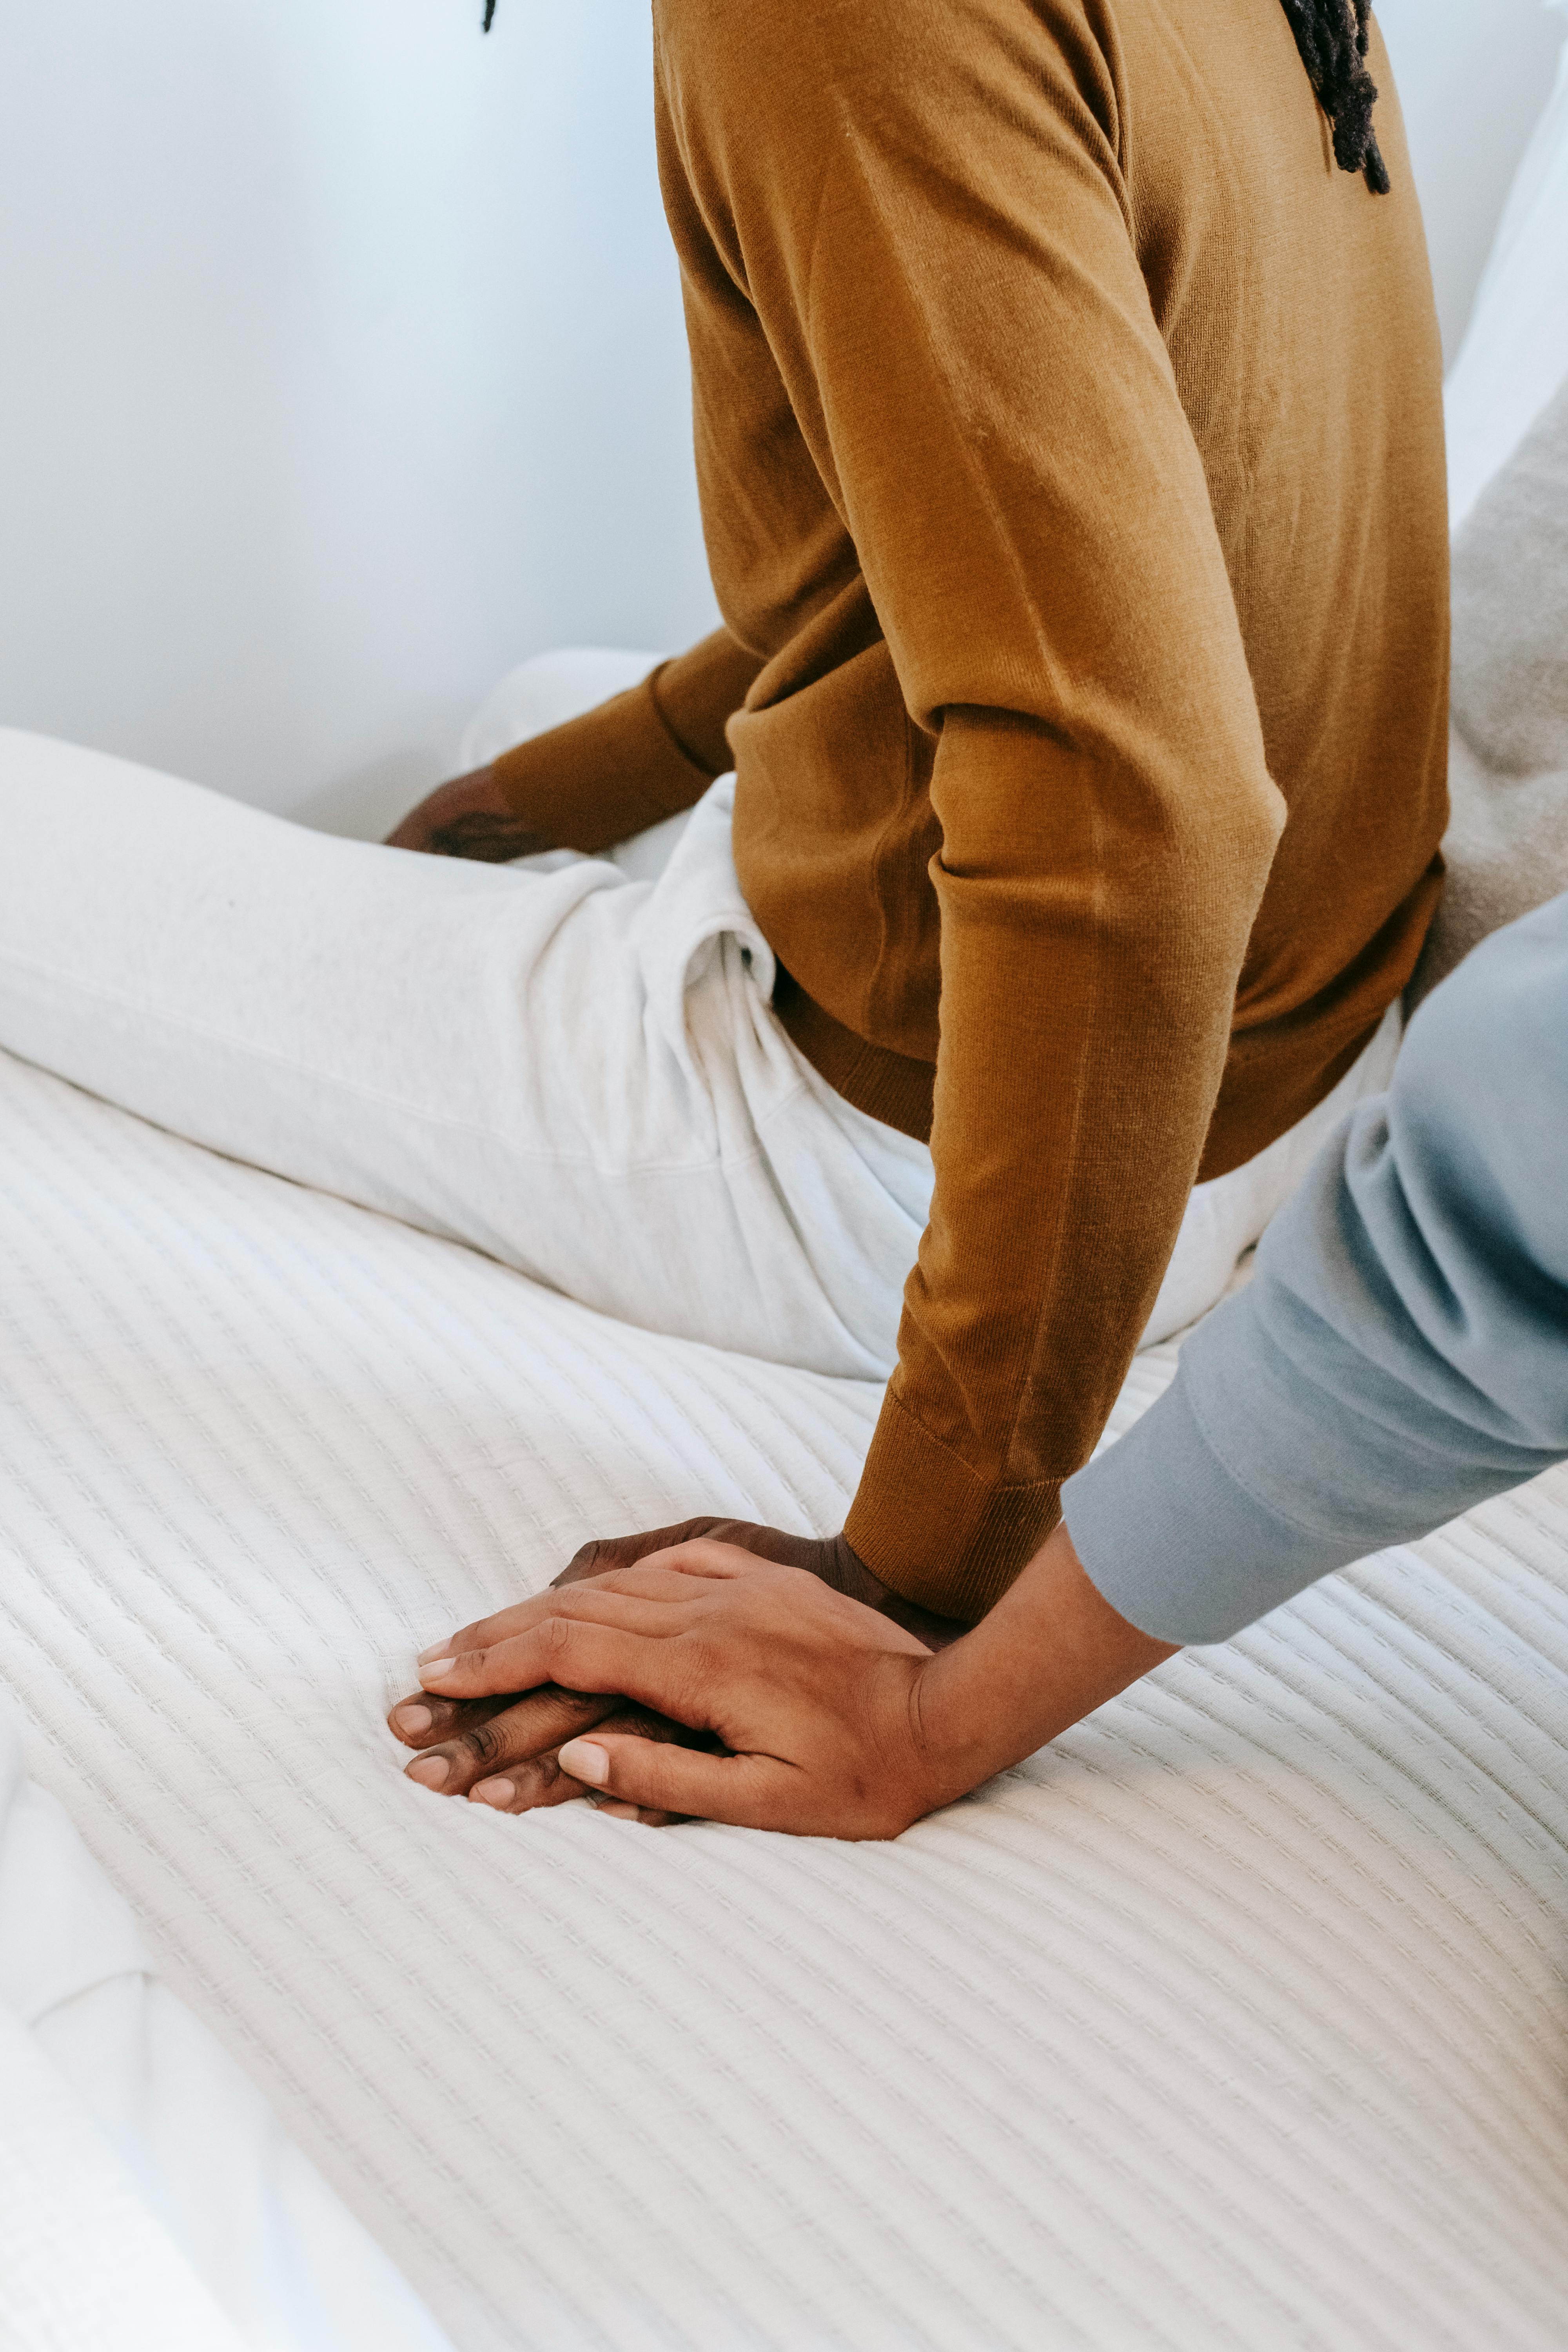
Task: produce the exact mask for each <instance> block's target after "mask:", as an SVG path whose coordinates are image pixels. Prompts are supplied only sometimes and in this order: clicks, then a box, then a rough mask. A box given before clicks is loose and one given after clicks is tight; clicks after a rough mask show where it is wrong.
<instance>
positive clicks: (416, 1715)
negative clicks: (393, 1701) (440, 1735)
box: [395, 1706, 436, 1736]
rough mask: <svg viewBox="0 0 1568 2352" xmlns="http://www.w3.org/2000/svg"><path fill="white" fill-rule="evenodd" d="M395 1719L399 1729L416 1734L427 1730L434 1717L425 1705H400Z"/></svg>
mask: <svg viewBox="0 0 1568 2352" xmlns="http://www.w3.org/2000/svg"><path fill="white" fill-rule="evenodd" d="M435 1720H436V1718H435V1717H434V1716H433V1715H432V1714H431V1712H430V1710H429V1708H428V1707H427V1706H400V1707H399V1708H398V1709H397V1713H396V1716H395V1722H396V1725H397V1728H398V1729H399V1731H409V1732H413V1733H414V1734H415V1735H416V1736H417V1734H418V1733H420V1732H421V1731H428V1730H429V1728H430V1726H431V1725H432V1724H433V1723H434V1722H435Z"/></svg>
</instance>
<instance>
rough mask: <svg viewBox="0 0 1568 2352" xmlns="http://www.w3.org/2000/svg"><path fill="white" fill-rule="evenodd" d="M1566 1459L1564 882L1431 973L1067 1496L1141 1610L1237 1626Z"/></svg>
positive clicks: (1179, 1632)
mask: <svg viewBox="0 0 1568 2352" xmlns="http://www.w3.org/2000/svg"><path fill="white" fill-rule="evenodd" d="M1564 1457H1568V896H1565V897H1563V898H1555V899H1553V900H1552V902H1551V904H1550V905H1548V906H1545V907H1542V908H1539V909H1538V910H1537V911H1536V913H1534V914H1533V915H1528V916H1526V917H1525V918H1524V919H1523V920H1522V921H1521V922H1518V923H1514V924H1511V925H1510V927H1509V928H1508V929H1507V930H1504V931H1500V932H1498V933H1497V934H1496V935H1495V936H1494V937H1493V938H1492V939H1490V940H1487V941H1486V942H1485V944H1484V945H1483V946H1481V947H1479V948H1478V949H1477V950H1475V951H1474V953H1473V954H1471V955H1470V956H1469V957H1468V959H1467V960H1466V961H1465V962H1464V963H1463V964H1461V965H1460V967H1459V969H1458V971H1456V972H1454V973H1453V974H1452V976H1451V977H1450V978H1449V979H1448V980H1447V981H1446V982H1444V983H1443V985H1442V987H1441V988H1438V989H1436V991H1434V992H1433V994H1432V995H1431V996H1430V997H1429V998H1428V999H1427V1000H1426V1003H1425V1004H1424V1005H1423V1006H1422V1008H1421V1010H1420V1012H1419V1013H1417V1014H1416V1016H1415V1020H1414V1021H1413V1022H1412V1024H1411V1026H1410V1031H1409V1034H1408V1035H1407V1037H1406V1039H1405V1047H1404V1051H1403V1052H1402V1054H1401V1055H1400V1058H1399V1062H1398V1064H1397V1066H1396V1068H1395V1071H1394V1084H1393V1086H1392V1087H1391V1088H1390V1091H1389V1092H1388V1094H1387V1095H1384V1096H1380V1097H1376V1098H1374V1099H1373V1100H1371V1101H1369V1102H1366V1103H1363V1105H1362V1106H1361V1108H1359V1109H1357V1110H1356V1111H1354V1112H1352V1115H1351V1117H1350V1118H1348V1119H1347V1121H1346V1122H1345V1124H1344V1125H1343V1126H1342V1128H1340V1129H1338V1130H1337V1131H1336V1133H1335V1134H1334V1136H1333V1137H1332V1138H1331V1140H1330V1141H1329V1143H1328V1144H1327V1145H1326V1146H1325V1148H1324V1150H1323V1151H1322V1153H1321V1155H1320V1157H1319V1159H1318V1160H1316V1162H1315V1163H1314V1165H1313V1167H1312V1169H1311V1171H1310V1174H1309V1176H1308V1179H1307V1181H1306V1183H1305V1185H1304V1186H1303V1187H1302V1189H1301V1191H1300V1192H1299V1193H1298V1194H1297V1195H1296V1197H1295V1199H1294V1200H1293V1201H1292V1202H1290V1204H1289V1207H1288V1208H1287V1209H1285V1210H1284V1211H1283V1212H1282V1213H1281V1214H1280V1215H1279V1217H1278V1218H1277V1219H1276V1220H1275V1222H1274V1223H1273V1224H1272V1225H1271V1226H1270V1227H1269V1230H1268V1233H1267V1234H1265V1236H1264V1238H1263V1241H1262V1243H1261V1244H1260V1245H1259V1248H1258V1265H1257V1270H1256V1273H1255V1275H1254V1276H1253V1279H1252V1282H1251V1284H1250V1285H1249V1286H1248V1287H1247V1289H1246V1290H1245V1291H1243V1292H1242V1293H1241V1295H1240V1296H1239V1297H1237V1298H1235V1299H1233V1300H1232V1301H1230V1302H1229V1304H1228V1305H1226V1306H1225V1307H1221V1308H1220V1310H1219V1311H1218V1313H1217V1314H1215V1316H1213V1317H1212V1318H1210V1320H1209V1321H1208V1322H1207V1323H1205V1324H1204V1325H1202V1326H1201V1327H1200V1328H1198V1329H1197V1330H1196V1331H1195V1332H1194V1335H1193V1337H1192V1339H1189V1340H1188V1342H1187V1344H1186V1346H1185V1347H1184V1349H1183V1351H1182V1357H1181V1363H1180V1367H1179V1370H1178V1371H1177V1375H1176V1379H1175V1381H1174V1382H1173V1385H1172V1387H1171V1388H1170V1389H1169V1390H1168V1391H1166V1393H1165V1395H1164V1396H1163V1398H1162V1399H1161V1400H1160V1402H1158V1403H1157V1404H1155V1405H1154V1406H1153V1407H1152V1409H1151V1410H1150V1411H1149V1412H1147V1413H1146V1414H1145V1415H1144V1416H1143V1418H1142V1421H1140V1422H1139V1423H1137V1424H1136V1425H1135V1427H1134V1428H1133V1429H1132V1430H1131V1431H1130V1432H1129V1433H1128V1434H1127V1435H1126V1436H1125V1437H1124V1438H1122V1439H1121V1442H1120V1443H1119V1444H1116V1445H1114V1446H1112V1447H1111V1448H1110V1451H1109V1452H1108V1453H1106V1454H1102V1455H1101V1457H1100V1460H1099V1461H1098V1462H1095V1463H1092V1464H1091V1465H1089V1468H1088V1469H1086V1470H1081V1471H1079V1474H1078V1475H1077V1476H1076V1477H1075V1478H1071V1479H1069V1480H1068V1484H1067V1486H1066V1487H1065V1488H1064V1490H1063V1496H1062V1504H1063V1510H1064V1513H1065V1516H1066V1518H1067V1523H1068V1530H1069V1532H1070V1534H1071V1536H1072V1538H1073V1542H1074V1544H1075V1546H1076V1547H1077V1549H1078V1552H1079V1558H1080V1559H1082V1561H1083V1564H1084V1566H1085V1568H1086V1569H1087V1570H1088V1572H1089V1576H1090V1577H1091V1579H1092V1580H1093V1581H1094V1583H1095V1584H1096V1585H1097V1586H1098V1587H1099V1589H1100V1591H1101V1592H1102V1593H1103V1594H1104V1596H1105V1598H1106V1599H1107V1600H1108V1601H1110V1604H1111V1606H1112V1607H1113V1608H1114V1609H1116V1610H1118V1611H1119V1612H1121V1615H1122V1616H1123V1617H1125V1618H1127V1619H1129V1620H1130V1621H1131V1623H1133V1624H1134V1625H1137V1626H1140V1627H1142V1630H1143V1631H1144V1632H1146V1633H1152V1634H1155V1635H1157V1636H1158V1637H1159V1638H1160V1639H1162V1640H1164V1641H1167V1642H1176V1643H1194V1642H1219V1641H1223V1640H1225V1639H1226V1637H1227V1636H1228V1635H1229V1634H1231V1633H1236V1632H1237V1631H1239V1629H1240V1628H1241V1627H1242V1626H1243V1625H1246V1624H1248V1623H1250V1622H1251V1621H1252V1620H1253V1619H1254V1618H1256V1617H1260V1616H1262V1615H1263V1614H1264V1612H1266V1611H1267V1610H1269V1609H1272V1608H1274V1607H1276V1606H1277V1605H1278V1603H1279V1602H1280V1601H1285V1600H1288V1599H1289V1597H1290V1595H1291V1594H1292V1593H1294V1592H1299V1591H1300V1590H1301V1589H1302V1587H1303V1586H1304V1585H1308V1584H1310V1583H1311V1582H1312V1581H1313V1580H1315V1579H1316V1578H1318V1577H1320V1576H1322V1575H1325V1574H1326V1573H1327V1572H1328V1570H1331V1569H1334V1568H1340V1567H1342V1566H1344V1565H1345V1563H1346V1562H1347V1561H1350V1560H1352V1559H1361V1558H1363V1556H1364V1555H1365V1554H1366V1553H1368V1552H1372V1551H1377V1550H1380V1549H1382V1548H1383V1547H1384V1545H1385V1544H1390V1543H1399V1542H1408V1541H1410V1540H1412V1539H1413V1538H1415V1537H1417V1536H1421V1535H1425V1534H1426V1533H1427V1532H1428V1531H1429V1530H1430V1529H1431V1528H1435V1527H1440V1526H1441V1525H1442V1524H1443V1523H1444V1521H1445V1520H1447V1519H1450V1518H1453V1517H1456V1516H1457V1515H1458V1513H1459V1512H1461V1511H1464V1510H1468V1508H1469V1507H1471V1505H1473V1504H1475V1503H1478V1502H1480V1501H1482V1500H1484V1499H1485V1498H1486V1497H1487V1496H1489V1495H1495V1494H1500V1493H1501V1492H1502V1491H1503V1490H1504V1489H1505V1488H1507V1487H1510V1486H1519V1485H1521V1483H1522V1482H1523V1481H1524V1480H1525V1479H1527V1478H1531V1477H1533V1476H1534V1475H1536V1473H1537V1472H1538V1471H1541V1470H1543V1469H1545V1468H1546V1467H1548V1466H1549V1465H1551V1464H1552V1463H1553V1462H1557V1461H1561V1460H1563V1458H1564Z"/></svg>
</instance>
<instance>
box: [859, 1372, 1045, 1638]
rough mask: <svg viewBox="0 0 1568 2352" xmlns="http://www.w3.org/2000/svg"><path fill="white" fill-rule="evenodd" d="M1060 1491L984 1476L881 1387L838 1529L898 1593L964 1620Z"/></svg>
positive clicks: (985, 1604) (1005, 1579)
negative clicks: (855, 1485)
mask: <svg viewBox="0 0 1568 2352" xmlns="http://www.w3.org/2000/svg"><path fill="white" fill-rule="evenodd" d="M1059 1492H1060V1488H1059V1486H1058V1482H1057V1481H1056V1480H1055V1479H1051V1480H1047V1481H1045V1482H1043V1483H1042V1484H1040V1485H1037V1486H995V1485H994V1484H993V1483H992V1482H991V1481H989V1480H988V1479H985V1478H983V1477H982V1476H981V1475H979V1474H978V1472H976V1471H973V1470H972V1469H971V1468H970V1466H969V1465H968V1464H967V1463H966V1462H962V1461H960V1459H959V1457H958V1455H957V1454H954V1453H952V1452H951V1451H950V1449H949V1448H948V1447H947V1446H945V1445H943V1444H942V1443H941V1441H940V1440H939V1439H937V1438H934V1437H932V1436H931V1434H930V1433H929V1432H928V1431H927V1430H925V1429H923V1428H922V1427H921V1423H919V1422H918V1421H916V1420H915V1418H914V1416H913V1415H912V1414H911V1413H910V1412H906V1411H905V1410H904V1408H903V1407H902V1406H901V1405H900V1402H899V1401H898V1399H897V1398H896V1397H895V1396H894V1395H893V1393H892V1391H890V1390H889V1392H888V1394H887V1395H886V1396H885V1397H884V1398H883V1400H882V1412H881V1416H880V1418H879V1421H878V1423H877V1428H876V1433H875V1435H874V1436H873V1437H872V1440H871V1448H870V1452H869V1453H868V1454H867V1457H866V1467H865V1471H864V1473H863V1474H862V1475H861V1479H860V1487H859V1492H858V1494H857V1496H856V1497H855V1500H854V1502H853V1504H852V1505H851V1507H850V1511H849V1517H848V1518H847V1521H846V1522H845V1528H844V1532H845V1535H846V1536H847V1538H848V1540H849V1543H850V1544H851V1546H852V1547H853V1549H855V1550H856V1551H857V1552H858V1554H859V1556H860V1558H861V1559H863V1560H864V1561H865V1563H866V1565H867V1567H868V1569H869V1570H871V1573H872V1575H873V1576H876V1577H879V1578H880V1580H881V1581H882V1582H883V1583H884V1584H886V1585H888V1586H889V1587H890V1588H891V1590H892V1591H895V1592H898V1593H901V1594H902V1596H903V1598H904V1599H905V1600H906V1601H915V1602H917V1603H918V1604H919V1606H920V1607H921V1608H922V1609H931V1610H934V1611H935V1612H937V1614H938V1615H939V1616H942V1617H962V1618H963V1619H965V1620H966V1621H967V1622H970V1623H973V1622H975V1621H976V1620H977V1619H979V1618H981V1617H984V1614H985V1612H986V1611H987V1610H988V1609H989V1608H990V1607H991V1605H992V1603H993V1602H994V1601H999V1600H1000V1599H1001V1597H1002V1595H1003V1593H1004V1592H1005V1591H1006V1590H1007V1587H1008V1586H1009V1585H1010V1584H1011V1583H1012V1581H1013V1580H1014V1578H1015V1577H1016V1575H1017V1574H1018V1571H1019V1570H1020V1569H1022V1568H1024V1567H1025V1566H1026V1564H1027V1562H1028V1561H1029V1560H1030V1559H1033V1557H1034V1555H1035V1553H1036V1552H1037V1551H1038V1549H1039V1548H1040V1546H1041V1545H1042V1544H1043V1543H1044V1541H1045V1539H1046V1538H1047V1536H1048V1535H1049V1533H1050V1531H1051V1529H1052V1528H1053V1527H1054V1526H1055V1525H1056V1522H1057V1519H1058V1495H1059Z"/></svg>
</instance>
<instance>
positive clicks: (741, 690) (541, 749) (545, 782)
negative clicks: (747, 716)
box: [491, 629, 762, 856]
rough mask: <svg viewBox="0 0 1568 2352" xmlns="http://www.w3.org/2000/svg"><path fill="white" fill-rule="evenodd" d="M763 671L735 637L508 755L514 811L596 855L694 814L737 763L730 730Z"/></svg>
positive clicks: (501, 773)
mask: <svg viewBox="0 0 1568 2352" xmlns="http://www.w3.org/2000/svg"><path fill="white" fill-rule="evenodd" d="M761 667H762V662H761V659H760V657H759V656H756V655H754V654H752V653H748V652H747V650H746V649H745V647H744V646H741V645H739V644H738V643H737V642H736V640H735V639H734V638H733V637H732V636H731V635H730V634H729V632H728V630H724V629H720V630H716V631H715V632H714V634H713V635H711V636H710V637H705V638H704V639H703V640H702V642H701V643H700V645H697V646H692V648H691V649H690V651H689V653H685V654H681V655H679V656H677V657H676V659H675V660H673V661H668V662H665V663H663V664H661V665H660V667H658V669H656V670H654V671H653V672H652V673H651V674H650V675H649V676H648V677H646V678H644V679H643V680H642V681H641V683H640V684H639V685H637V686H634V687H631V688H628V689H627V691H626V693H624V694H617V695H616V696H614V697H613V698H611V699H610V700H609V701H608V702H604V703H601V704H600V705H599V706H598V708H597V709H594V710H589V711H585V712H584V714H583V716H582V717H581V718H580V719H568V720H567V721H566V723H565V724H564V725H563V726H561V727H552V728H551V729H549V730H547V732H546V733H544V734H542V735H535V736H531V737H530V739H529V740H527V741H526V742H523V743H520V744H518V745H517V746H516V747H515V748H514V749H513V750H512V751H507V752H505V753H503V755H502V756H501V757H500V759H499V760H497V761H496V762H495V764H494V767H493V769H492V771H491V772H492V774H493V776H494V778H495V782H496V789H497V792H498V793H499V795H500V800H501V802H502V803H503V804H504V806H505V807H506V809H507V810H508V811H509V812H510V814H511V815H512V816H513V817H514V818H515V819H516V820H517V821H518V822H519V823H520V824H523V825H525V826H526V827H527V828H528V830H529V831H530V832H531V834H533V835H537V837H538V838H539V840H540V841H541V842H542V843H548V844H549V845H550V846H551V847H552V848H556V849H577V850H582V851H584V852H585V853H587V854H588V855H590V856H592V855H595V854H596V853H597V852H598V851H600V850H603V849H607V848H609V847H610V846H611V845H612V844H614V843H616V842H617V841H625V840H626V839H627V838H629V836H630V835H633V834H636V833H641V832H643V831H645V830H646V828H647V826H649V825H651V824H658V823H660V822H661V820H662V819H664V818H665V817H669V816H675V815H678V814H679V812H680V811H681V810H682V809H687V808H690V807H691V806H692V805H693V803H695V802H697V801H699V800H700V798H701V797H702V794H703V793H705V792H706V791H707V789H708V787H709V785H710V783H711V782H712V781H713V779H714V777H715V776H718V775H721V774H722V773H723V772H724V770H725V768H726V767H727V765H728V764H729V751H728V747H727V744H726V740H725V734H724V730H725V726H726V723H727V721H728V720H729V719H730V717H731V714H732V713H733V712H734V711H735V710H737V709H739V708H740V706H741V704H742V702H743V701H744V699H745V698H746V693H747V690H748V688H749V687H750V686H751V683H752V678H753V677H755V676H756V674H757V672H758V670H759V669H760V668H761Z"/></svg>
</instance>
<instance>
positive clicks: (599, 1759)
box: [561, 1739, 610, 1789]
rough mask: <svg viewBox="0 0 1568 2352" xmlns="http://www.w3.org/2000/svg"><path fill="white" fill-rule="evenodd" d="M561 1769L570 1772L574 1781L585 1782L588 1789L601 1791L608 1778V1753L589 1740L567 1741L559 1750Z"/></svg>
mask: <svg viewBox="0 0 1568 2352" xmlns="http://www.w3.org/2000/svg"><path fill="white" fill-rule="evenodd" d="M561 1769H562V1770H563V1772H570V1774H571V1775H572V1778H573V1779H574V1780H586V1781H587V1783H588V1785H589V1787H590V1788H593V1789H602V1788H603V1787H604V1785H605V1781H606V1780H608V1779H609V1777H610V1759H609V1754H608V1751H607V1750H606V1749H605V1748H599V1747H596V1746H595V1743H594V1741H593V1740H591V1739H569V1740H568V1741H567V1742H566V1745H565V1746H564V1748H563V1749H562V1750H561Z"/></svg>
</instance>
